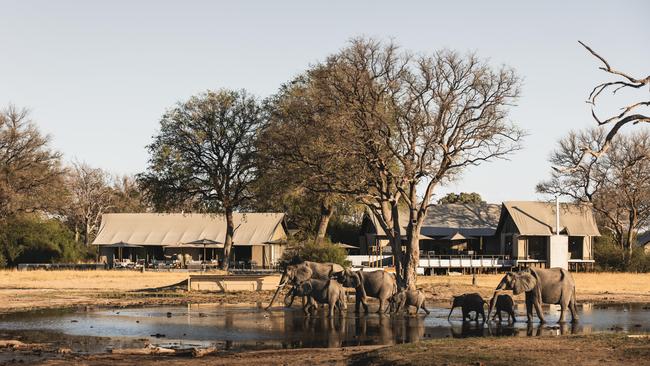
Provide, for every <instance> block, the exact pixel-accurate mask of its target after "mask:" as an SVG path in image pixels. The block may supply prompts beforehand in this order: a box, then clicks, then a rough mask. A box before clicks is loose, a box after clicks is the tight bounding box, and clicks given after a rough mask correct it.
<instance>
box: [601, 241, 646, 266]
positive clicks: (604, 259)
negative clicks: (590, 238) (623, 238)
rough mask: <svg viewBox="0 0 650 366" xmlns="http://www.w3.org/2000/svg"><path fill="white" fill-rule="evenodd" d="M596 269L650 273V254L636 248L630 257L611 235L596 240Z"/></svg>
mask: <svg viewBox="0 0 650 366" xmlns="http://www.w3.org/2000/svg"><path fill="white" fill-rule="evenodd" d="M594 260H595V261H596V269H597V270H600V271H612V272H650V254H647V253H645V251H644V250H643V248H636V249H634V250H633V251H632V254H631V255H630V254H629V253H628V252H627V251H626V250H624V249H623V248H621V246H620V245H618V244H617V243H616V241H614V240H613V239H612V237H611V236H610V235H603V236H601V237H599V238H596V241H595V243H594Z"/></svg>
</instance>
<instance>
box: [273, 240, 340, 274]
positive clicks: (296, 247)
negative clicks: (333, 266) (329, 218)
mask: <svg viewBox="0 0 650 366" xmlns="http://www.w3.org/2000/svg"><path fill="white" fill-rule="evenodd" d="M347 255H348V254H347V252H346V251H345V249H343V248H341V247H340V246H338V245H334V244H333V243H332V242H331V241H329V240H328V239H324V240H322V241H321V242H320V243H318V244H317V243H315V242H314V240H313V239H307V240H302V241H296V242H290V243H289V244H288V246H287V249H286V250H285V251H284V253H283V254H282V260H283V261H285V262H287V263H288V262H291V261H293V260H295V258H296V257H298V258H300V259H301V260H304V261H312V262H320V263H323V262H331V263H338V264H340V265H342V266H344V267H348V266H349V265H350V261H348V260H347Z"/></svg>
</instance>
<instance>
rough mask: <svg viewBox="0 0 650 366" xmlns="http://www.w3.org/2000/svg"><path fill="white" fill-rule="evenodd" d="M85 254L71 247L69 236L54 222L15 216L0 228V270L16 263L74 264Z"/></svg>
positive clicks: (31, 216)
mask: <svg viewBox="0 0 650 366" xmlns="http://www.w3.org/2000/svg"><path fill="white" fill-rule="evenodd" d="M88 254H89V253H88V252H87V250H86V249H85V248H84V247H83V246H81V245H79V244H77V243H75V241H74V235H73V233H72V232H71V231H70V230H69V229H68V228H67V227H66V226H64V225H63V224H62V223H61V222H59V221H58V220H56V219H43V218H40V217H37V216H35V215H24V216H15V217H11V218H9V219H7V220H6V221H5V222H4V223H3V224H2V225H1V227H0V266H3V267H4V266H15V265H17V264H18V263H52V262H76V261H79V260H82V259H85V258H87V256H88Z"/></svg>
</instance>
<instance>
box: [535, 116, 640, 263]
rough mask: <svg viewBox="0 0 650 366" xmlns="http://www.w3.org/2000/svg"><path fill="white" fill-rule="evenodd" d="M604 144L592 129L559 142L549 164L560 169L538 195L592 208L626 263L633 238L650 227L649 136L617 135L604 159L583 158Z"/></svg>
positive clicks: (600, 130)
mask: <svg viewBox="0 0 650 366" xmlns="http://www.w3.org/2000/svg"><path fill="white" fill-rule="evenodd" d="M607 138H608V134H607V133H606V131H605V130H604V129H603V128H593V129H589V130H586V131H582V132H571V133H570V134H569V135H568V136H567V137H566V138H564V139H562V140H560V142H559V144H558V149H557V150H556V151H554V152H553V154H552V155H551V159H550V161H551V164H552V165H553V166H554V167H558V168H559V169H554V171H553V172H552V173H551V179H550V180H548V181H546V182H542V183H540V184H539V185H538V186H537V190H538V191H539V192H541V193H546V194H550V195H554V196H565V197H569V198H570V199H572V200H574V201H576V202H587V203H590V204H592V207H593V208H594V210H595V211H596V213H597V216H598V217H599V221H600V222H601V225H602V227H604V228H606V229H607V230H608V231H609V232H610V233H611V234H612V236H613V237H614V239H615V240H616V241H617V242H618V244H619V245H620V247H621V249H624V252H627V253H628V257H629V256H630V255H631V254H632V250H633V249H634V245H633V244H634V242H635V235H636V233H637V232H638V231H639V229H641V228H643V227H645V226H646V225H648V224H649V223H650V135H649V134H648V133H647V132H640V133H635V134H631V135H617V136H615V137H614V138H613V139H612V140H611V141H610V142H609V144H610V147H609V148H608V149H607V150H606V151H605V152H603V154H601V155H599V156H595V155H589V156H586V157H585V156H583V151H584V147H585V146H586V147H589V148H594V149H596V148H598V147H600V146H603V144H604V143H605V141H606V139H607Z"/></svg>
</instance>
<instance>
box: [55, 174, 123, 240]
mask: <svg viewBox="0 0 650 366" xmlns="http://www.w3.org/2000/svg"><path fill="white" fill-rule="evenodd" d="M66 186H67V188H68V190H69V200H68V202H67V205H66V209H65V215H66V217H67V221H68V225H69V226H70V227H71V228H72V229H73V230H74V233H75V241H77V242H79V241H80V240H83V243H84V245H85V246H88V245H89V244H90V242H91V241H92V239H93V238H94V236H95V234H96V233H97V230H99V225H100V224H101V219H102V215H103V214H104V213H105V212H107V211H108V210H110V209H111V207H112V205H113V190H112V189H111V187H110V176H109V174H108V173H107V172H105V171H104V170H102V169H99V168H92V167H91V166H90V165H88V164H86V163H82V162H74V163H73V164H72V167H71V169H70V172H69V174H68V175H67V177H66Z"/></svg>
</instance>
